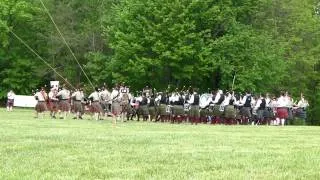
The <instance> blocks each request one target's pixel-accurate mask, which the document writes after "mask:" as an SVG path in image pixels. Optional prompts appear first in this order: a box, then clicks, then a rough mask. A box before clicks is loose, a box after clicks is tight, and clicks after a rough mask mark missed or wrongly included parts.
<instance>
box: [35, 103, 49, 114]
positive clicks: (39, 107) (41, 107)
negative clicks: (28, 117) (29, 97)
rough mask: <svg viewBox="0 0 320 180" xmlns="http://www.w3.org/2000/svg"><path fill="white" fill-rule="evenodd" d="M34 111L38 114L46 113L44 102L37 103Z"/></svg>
mask: <svg viewBox="0 0 320 180" xmlns="http://www.w3.org/2000/svg"><path fill="white" fill-rule="evenodd" d="M35 110H36V111H37V112H40V113H41V112H44V111H46V110H47V104H46V102H38V103H37V105H36V107H35Z"/></svg>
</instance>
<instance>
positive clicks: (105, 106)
mask: <svg viewBox="0 0 320 180" xmlns="http://www.w3.org/2000/svg"><path fill="white" fill-rule="evenodd" d="M100 105H101V108H102V109H103V110H104V111H107V110H108V105H109V104H108V103H107V102H106V101H102V102H101V103H100Z"/></svg>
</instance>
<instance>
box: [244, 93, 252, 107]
mask: <svg viewBox="0 0 320 180" xmlns="http://www.w3.org/2000/svg"><path fill="white" fill-rule="evenodd" d="M243 107H251V96H247V98H246V102H245V103H244V105H243Z"/></svg>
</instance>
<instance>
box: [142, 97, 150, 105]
mask: <svg viewBox="0 0 320 180" xmlns="http://www.w3.org/2000/svg"><path fill="white" fill-rule="evenodd" d="M147 104H148V99H147V98H146V97H143V98H142V101H141V103H140V105H141V106H145V105H147Z"/></svg>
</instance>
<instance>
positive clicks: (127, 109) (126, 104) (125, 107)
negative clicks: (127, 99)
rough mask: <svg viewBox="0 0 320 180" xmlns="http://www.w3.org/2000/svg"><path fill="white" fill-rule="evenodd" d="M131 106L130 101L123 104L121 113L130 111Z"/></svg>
mask: <svg viewBox="0 0 320 180" xmlns="http://www.w3.org/2000/svg"><path fill="white" fill-rule="evenodd" d="M129 108H130V105H129V103H123V104H121V113H128V112H129V111H130V109H129Z"/></svg>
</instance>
